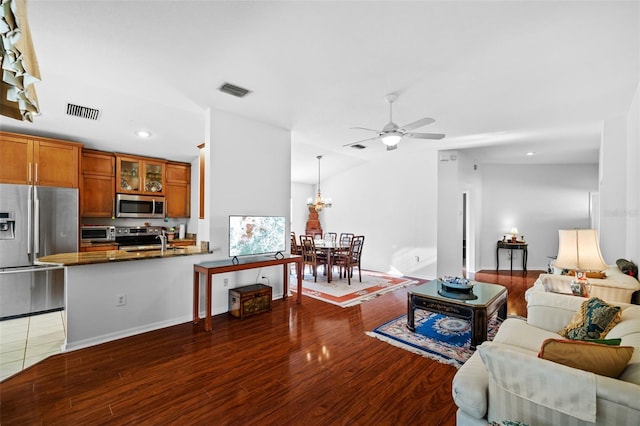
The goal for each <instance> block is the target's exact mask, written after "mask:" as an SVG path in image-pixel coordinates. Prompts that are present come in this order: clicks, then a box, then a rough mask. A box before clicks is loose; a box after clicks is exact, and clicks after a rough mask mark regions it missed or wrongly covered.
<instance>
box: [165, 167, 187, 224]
mask: <svg viewBox="0 0 640 426" xmlns="http://www.w3.org/2000/svg"><path fill="white" fill-rule="evenodd" d="M166 169H167V174H166V181H165V187H166V189H165V196H166V198H165V199H166V202H167V217H174V218H182V217H190V216H191V164H188V163H177V162H168V163H167V164H166Z"/></svg>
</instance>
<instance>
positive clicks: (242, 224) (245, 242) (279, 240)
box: [229, 215, 287, 258]
mask: <svg viewBox="0 0 640 426" xmlns="http://www.w3.org/2000/svg"><path fill="white" fill-rule="evenodd" d="M286 241H287V240H286V218H285V217H284V216H240V215H231V216H229V257H233V258H236V257H237V256H256V255H261V254H278V253H279V254H280V255H281V254H282V252H284V251H285V250H286V248H287V247H286Z"/></svg>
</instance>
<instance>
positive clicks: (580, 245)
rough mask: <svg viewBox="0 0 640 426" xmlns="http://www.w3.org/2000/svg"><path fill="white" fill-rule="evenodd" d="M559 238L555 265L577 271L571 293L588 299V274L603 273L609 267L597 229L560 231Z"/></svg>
mask: <svg viewBox="0 0 640 426" xmlns="http://www.w3.org/2000/svg"><path fill="white" fill-rule="evenodd" d="M558 236H559V240H558V257H557V259H556V261H555V263H554V265H555V266H557V267H558V268H562V269H573V270H575V271H576V278H575V279H574V280H573V281H572V282H571V292H572V293H573V294H574V295H576V296H583V297H586V296H588V295H589V282H588V281H587V275H586V272H587V271H603V270H605V269H607V268H608V267H609V266H608V265H607V263H606V262H605V261H604V259H603V258H602V254H601V253H600V246H599V245H598V233H597V231H596V230H595V229H560V230H558Z"/></svg>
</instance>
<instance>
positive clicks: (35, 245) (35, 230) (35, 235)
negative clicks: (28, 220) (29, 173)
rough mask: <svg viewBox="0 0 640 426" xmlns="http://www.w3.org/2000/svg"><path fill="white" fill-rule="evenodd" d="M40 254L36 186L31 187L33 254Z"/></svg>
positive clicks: (38, 210)
mask: <svg viewBox="0 0 640 426" xmlns="http://www.w3.org/2000/svg"><path fill="white" fill-rule="evenodd" d="M38 254H40V200H39V199H38V188H37V187H35V186H34V187H33V255H34V256H35V255H38Z"/></svg>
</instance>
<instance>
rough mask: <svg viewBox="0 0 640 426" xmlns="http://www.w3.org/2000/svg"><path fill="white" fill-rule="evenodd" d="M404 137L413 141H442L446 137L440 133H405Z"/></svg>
mask: <svg viewBox="0 0 640 426" xmlns="http://www.w3.org/2000/svg"><path fill="white" fill-rule="evenodd" d="M404 135H405V136H407V137H410V138H415V139H442V138H444V137H445V136H446V135H444V134H442V133H405V134H404Z"/></svg>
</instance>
